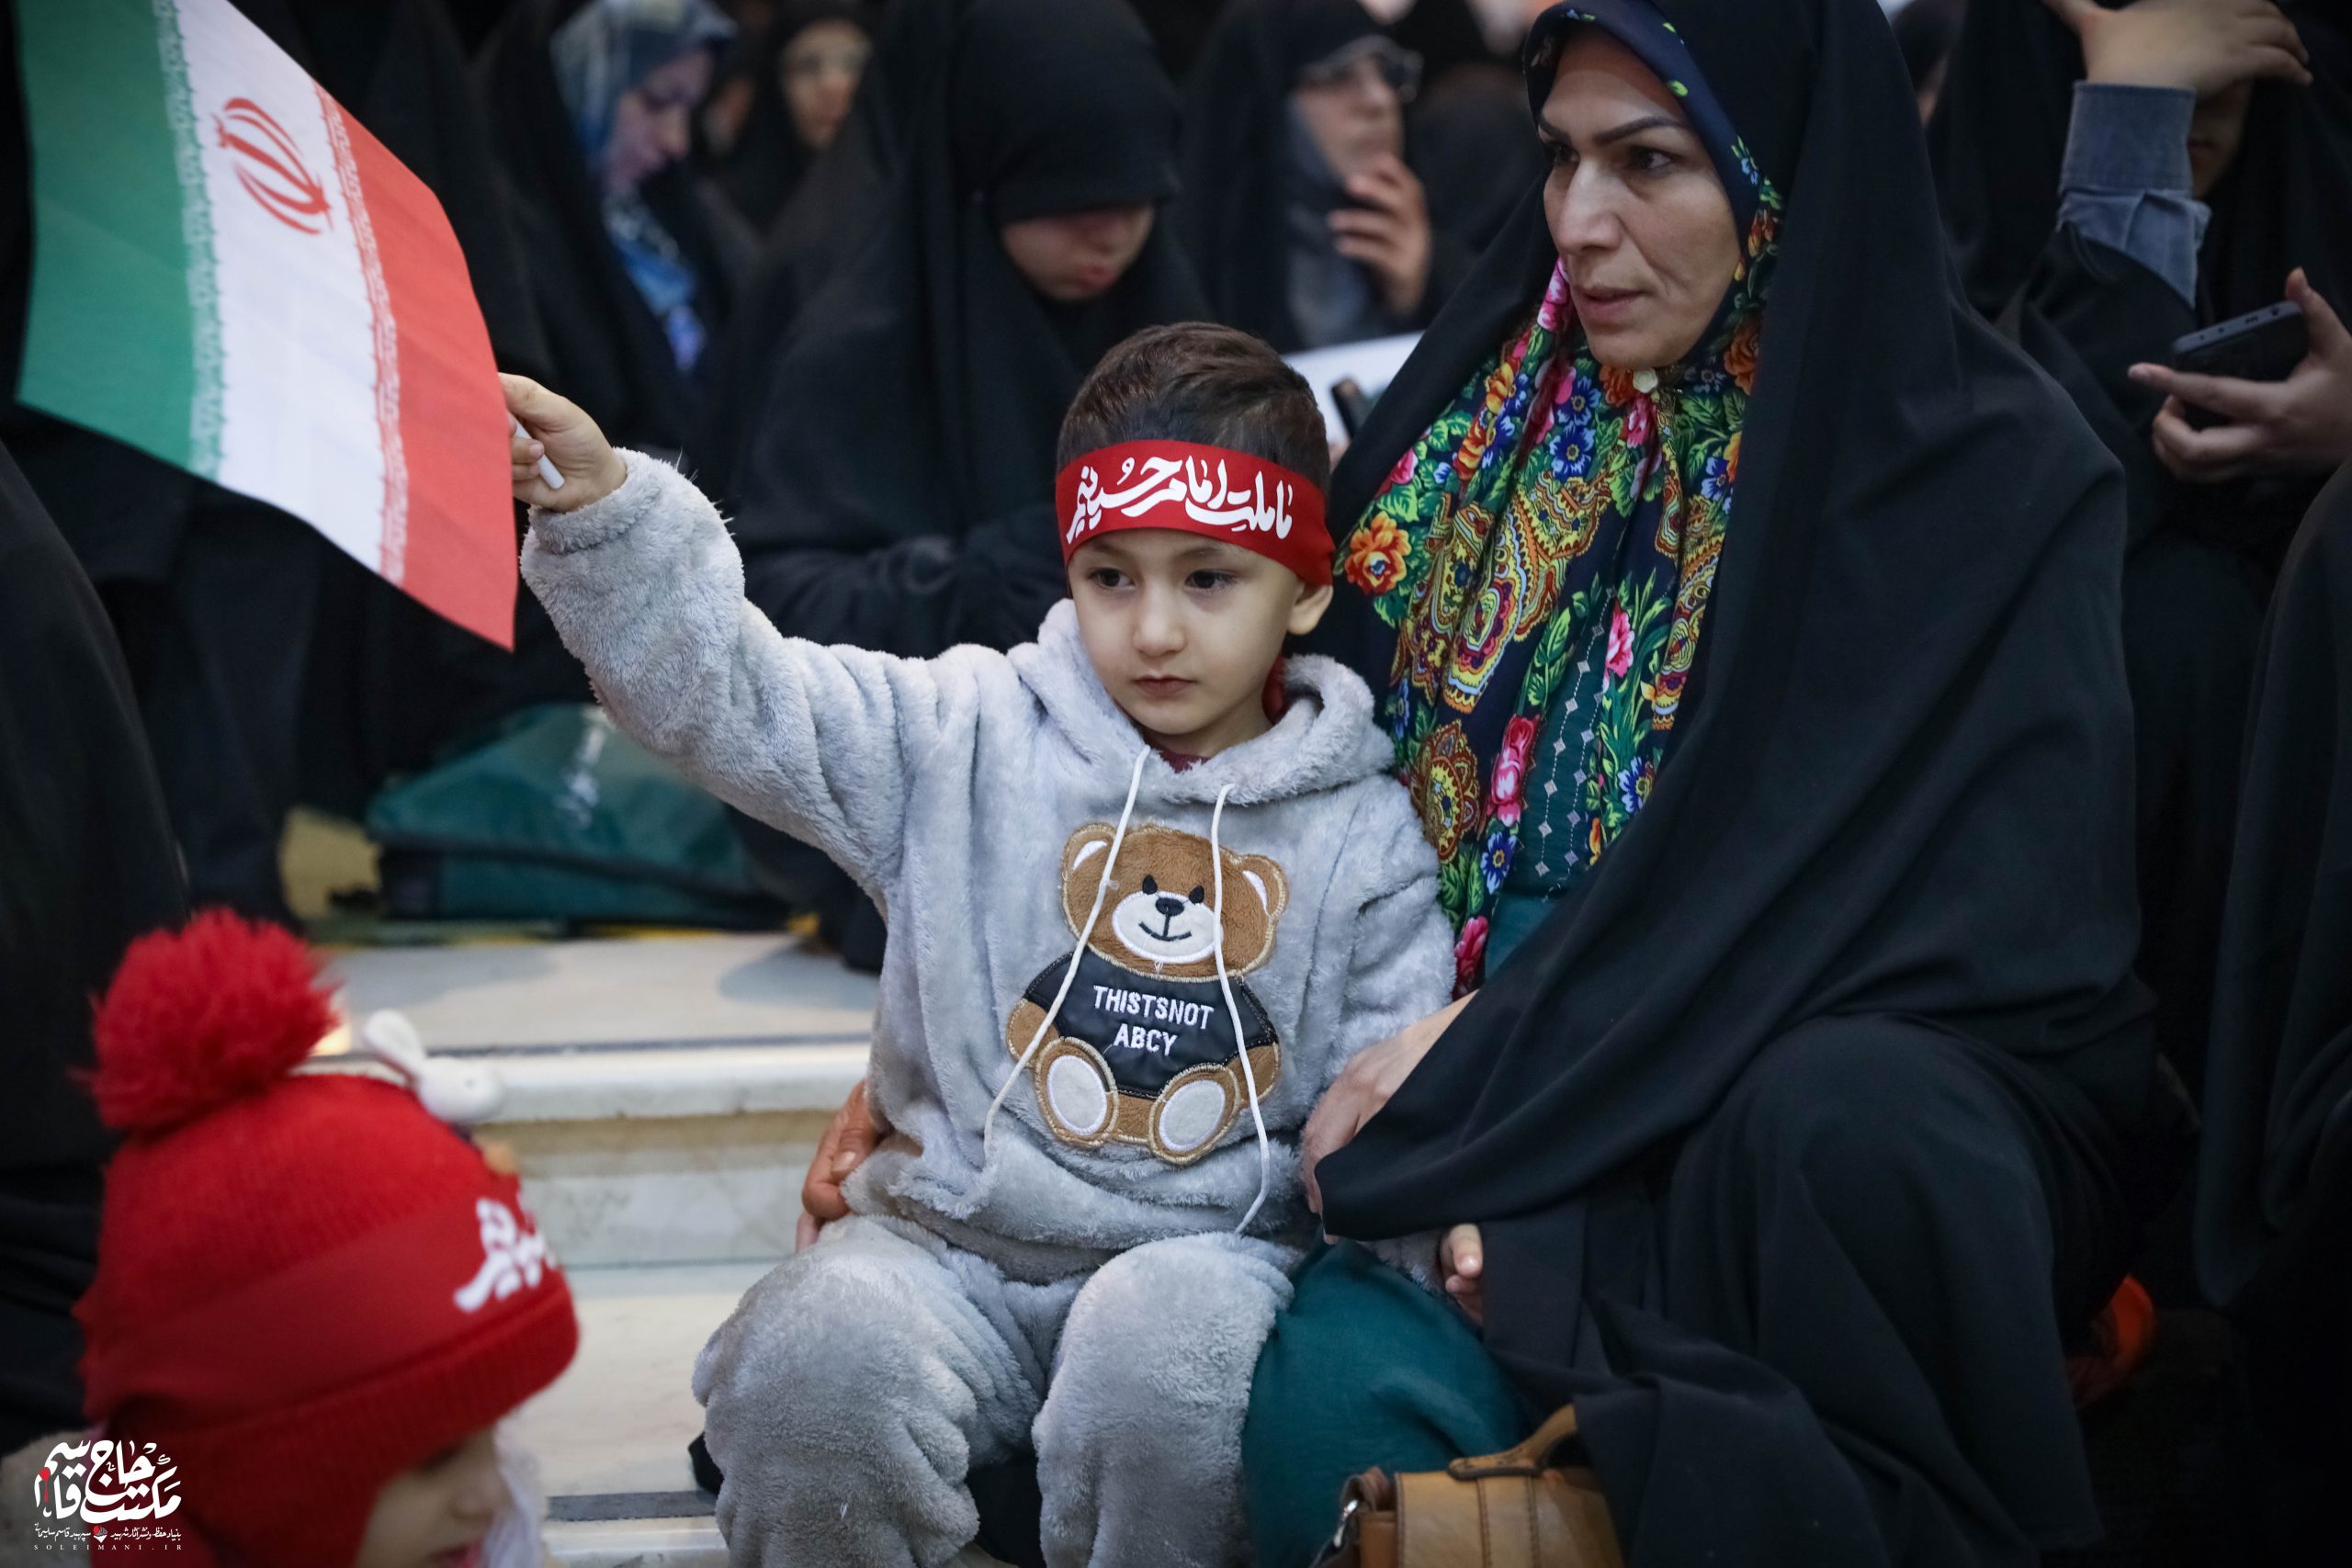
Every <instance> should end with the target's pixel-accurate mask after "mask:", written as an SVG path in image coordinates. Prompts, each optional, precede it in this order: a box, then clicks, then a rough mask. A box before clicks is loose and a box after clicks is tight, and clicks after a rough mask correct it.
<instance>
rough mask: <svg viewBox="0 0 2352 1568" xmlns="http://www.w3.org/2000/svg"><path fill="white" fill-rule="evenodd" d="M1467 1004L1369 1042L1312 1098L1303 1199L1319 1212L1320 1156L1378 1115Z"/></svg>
mask: <svg viewBox="0 0 2352 1568" xmlns="http://www.w3.org/2000/svg"><path fill="white" fill-rule="evenodd" d="M1469 1005H1470V998H1468V997H1464V998H1462V999H1461V1000H1460V1001H1458V1002H1454V1003H1453V1004H1452V1005H1450V1006H1447V1007H1444V1008H1441V1009H1439V1010H1437V1011H1436V1012H1433V1013H1431V1014H1430V1015H1429V1017H1427V1018H1425V1019H1422V1020H1421V1021H1419V1022H1418V1023H1413V1024H1408V1026H1406V1027H1405V1028H1404V1029H1401V1030H1399V1031H1398V1032H1396V1033H1395V1034H1392V1035H1390V1036H1389V1037H1388V1038H1387V1039H1385V1040H1384V1041H1382V1042H1381V1043H1379V1044H1377V1045H1367V1046H1365V1047H1364V1048H1363V1050H1362V1051H1359V1052H1357V1053H1356V1055H1354V1056H1353V1057H1351V1059H1350V1060H1349V1062H1348V1065H1347V1066H1344V1067H1342V1068H1340V1076H1339V1077H1336V1078H1334V1079H1332V1080H1331V1087H1330V1088H1329V1089H1325V1090H1324V1091H1323V1098H1322V1099H1321V1100H1317V1101H1316V1102H1315V1111H1314V1114H1312V1115H1310V1116H1308V1117H1307V1119H1306V1130H1305V1131H1303V1132H1301V1133H1300V1134H1299V1135H1298V1148H1299V1154H1300V1156H1301V1157H1302V1163H1303V1165H1304V1174H1305V1176H1306V1201H1307V1202H1308V1203H1309V1204H1311V1205H1313V1207H1314V1210H1315V1212H1316V1213H1318V1214H1319V1213H1322V1212H1323V1189H1322V1188H1321V1187H1319V1186H1317V1184H1316V1180H1315V1167H1316V1166H1317V1163H1319V1162H1320V1161H1321V1160H1322V1158H1323V1156H1326V1155H1329V1154H1331V1153H1333V1152H1334V1151H1336V1150H1338V1149H1340V1148H1344V1147H1345V1146H1346V1145H1347V1143H1348V1140H1350V1139H1351V1138H1353V1137H1354V1136H1355V1135H1356V1133H1357V1130H1358V1129H1360V1128H1361V1127H1363V1124H1364V1123H1365V1122H1369V1121H1371V1120H1372V1119H1373V1117H1374V1116H1375V1115H1377V1114H1379V1111H1380V1108H1381V1107H1382V1106H1384V1105H1385V1104H1387V1103H1388V1097H1389V1096H1391V1095H1393V1094H1395V1093H1396V1092H1397V1085H1399V1084H1401V1083H1403V1082H1404V1081H1405V1079H1406V1078H1407V1077H1410V1076H1411V1074H1412V1071H1413V1069H1414V1068H1415V1067H1417V1066H1419V1065H1420V1061H1421V1058H1422V1057H1423V1056H1426V1055H1429V1054H1430V1046H1432V1045H1434V1044H1436V1043H1437V1042H1438V1036H1440V1035H1441V1034H1443V1033H1444V1032H1445V1031H1446V1026H1447V1025H1449V1024H1451V1023H1452V1022H1453V1021H1454V1020H1455V1019H1456V1018H1457V1017H1459V1016H1460V1015H1461V1012H1462V1010H1463V1009H1464V1008H1465V1007H1468V1006H1469Z"/></svg>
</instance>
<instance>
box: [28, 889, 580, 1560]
mask: <svg viewBox="0 0 2352 1568" xmlns="http://www.w3.org/2000/svg"><path fill="white" fill-rule="evenodd" d="M337 1022H338V1020H337V1018H336V1015H335V1012H334V1007H333V1005H332V1004H331V1002H330V1001H329V999H328V998H327V996H326V994H325V992H324V990H323V988H322V986H321V984H320V982H319V979H318V976H317V974H316V971H315V969H314V967H313V964H312V963H311V958H310V955H309V954H308V953H306V952H305V951H304V949H303V947H302V945H301V944H300V942H298V941H297V940H296V939H295V938H293V937H292V936H289V935H288V934H287V933H285V932H283V931H277V930H276V929H274V928H271V927H266V926H260V925H251V924H247V923H246V922H244V921H242V920H240V919H237V918H236V917H234V916H232V915H230V914H227V913H225V912H219V911H216V912H212V913H208V914H204V915H199V916H198V918H197V919H195V920H194V921H193V922H191V923H190V924H189V925H188V926H187V929H185V930H184V931H175V932H160V933H156V934H154V935H151V936H148V937H145V938H142V939H141V941H140V942H136V943H134V944H133V945H132V946H131V948H130V952H129V953H128V954H127V955H126V956H125V958H124V960H123V964H122V968H121V971H120V972H119V975H118V976H117V977H116V979H115V982H114V985H113V987H111V988H110V989H109V990H108V992H107V996H106V998H105V999H104V1001H103V1002H102V1003H101V1004H100V1006H99V1009H98V1013H97V1023H96V1043H97V1070H96V1074H95V1075H94V1077H93V1080H92V1087H93V1089H95V1090H96V1097H97V1101H98V1109H99V1113H100V1115H101V1116H102V1117H103V1119H104V1120H105V1122H107V1125H108V1126H109V1127H111V1128H113V1129H115V1130H116V1131H118V1132H119V1133H121V1134H124V1137H125V1142H124V1143H123V1145H122V1147H121V1148H120V1150H119V1152H118V1153H117V1154H116V1155H115V1156H114V1159H113V1162H112V1163H111V1164H110V1165H109V1167H108V1168H107V1189H106V1202H105V1211H104V1217H103V1220H102V1222H101V1228H100V1234H99V1243H98V1272H97V1278H96V1282H95V1283H94V1284H93V1285H92V1286H91V1288H90V1291H89V1293H88V1294H87V1295H86V1296H85V1297H84V1298H83V1300H82V1303H81V1304H80V1306H79V1307H78V1308H77V1309H76V1316H77V1317H78V1318H79V1319H80V1320H81V1324H82V1327H83V1332H84V1335H85V1339H86V1341H87V1350H86V1352H85V1357H84V1360H83V1373H84V1381H85V1386H86V1389H87V1394H86V1400H85V1404H86V1413H87V1415H88V1416H89V1418H90V1420H91V1421H92V1422H93V1423H94V1426H93V1427H92V1428H91V1429H90V1430H89V1431H86V1432H82V1433H69V1434H63V1435H61V1436H58V1437H55V1438H44V1439H41V1440H40V1441H38V1442H36V1443H35V1444H33V1445H32V1446H31V1447H30V1448H28V1449H26V1450H22V1451H20V1452H19V1453H18V1454H17V1455H16V1456H14V1457H12V1458H10V1459H9V1460H7V1461H6V1462H5V1464H0V1472H5V1473H0V1559H5V1560H6V1561H7V1562H17V1561H38V1562H61V1563H64V1562H74V1561H77V1560H86V1561H90V1562H96V1563H99V1564H102V1565H103V1564H112V1563H118V1562H146V1561H149V1560H150V1559H152V1560H153V1561H155V1562H172V1563H175V1564H192V1565H196V1568H208V1565H217V1568H343V1565H345V1564H348V1565H351V1568H506V1565H508V1564H518V1565H519V1564H528V1565H529V1568H538V1564H539V1563H540V1562H541V1560H542V1553H541V1551H540V1548H539V1543H538V1531H537V1517H536V1509H535V1508H526V1506H524V1505H518V1503H517V1501H516V1498H515V1490H516V1489H515V1487H514V1486H512V1485H511V1484H510V1482H509V1479H508V1476H507V1474H506V1473H505V1470H506V1468H508V1467H503V1466H502V1464H501V1461H500V1453H499V1448H498V1444H497V1441H496V1438H495V1431H494V1429H495V1427H496V1426H497V1423H498V1421H499V1419H500V1417H502V1416H504V1415H506V1414H507V1413H508V1412H509V1411H511V1410H512V1409H514V1407H515V1405H517V1404H521V1403H522V1401H523V1400H525V1399H526V1398H527V1397H528V1396H529V1395H531V1394H532V1393H536V1392H537V1391H538V1390H539V1389H541V1388H544V1387H545V1386H547V1384H548V1383H549V1382H553V1381H554V1379H555V1377H556V1375H557V1374H558V1373H559V1372H560V1371H562V1370H563V1369H564V1367H565V1365H566V1364H567V1363H568V1362H570V1360H571V1355H572V1351H573V1349H574V1348H575V1347H576V1345H577V1343H578V1338H579V1329H578V1325H577V1321H576V1319H575V1318H574V1315H573V1313H572V1307H571V1292H570V1291H569V1290H568V1289H567V1288H566V1286H565V1284H564V1280H563V1275H562V1273H561V1272H560V1270H559V1269H558V1268H557V1267H556V1263H555V1259H554V1258H551V1257H550V1256H548V1251H547V1247H546V1244H545V1243H544V1242H543V1241H542V1240H541V1239H540V1237H539V1236H538V1235H537V1231H536V1229H534V1228H533V1226H532V1224H531V1221H530V1218H529V1215H528V1214H527V1213H526V1211H525V1210H524V1208H523V1206H522V1203H521V1201H520V1197H519V1195H518V1192H517V1189H516V1183H515V1179H514V1177H512V1176H511V1175H502V1174H500V1173H499V1172H497V1171H494V1170H493V1169H492V1168H491V1167H490V1166H489V1165H488V1164H487V1163H485V1161H484V1160H483V1158H482V1156H481V1151H480V1150H479V1149H477V1148H476V1147H475V1146H474V1145H473V1144H472V1143H471V1142H469V1140H468V1139H467V1138H466V1137H465V1136H464V1135H463V1134H460V1133H458V1132H457V1131H455V1130H454V1129H452V1128H450V1127H449V1126H447V1125H446V1124H444V1123H443V1122H439V1121H437V1120H435V1117H434V1116H433V1115H432V1114H430V1113H429V1112H428V1111H426V1110H425V1108H424V1105H423V1104H422V1103H420V1102H419V1100H418V1098H417V1095H416V1093H415V1092H414V1091H413V1089H412V1087H410V1086H409V1085H407V1084H405V1083H399V1082H390V1081H386V1078H387V1077H389V1076H392V1075H386V1074H383V1073H380V1072H379V1071H376V1070H374V1068H373V1064H371V1063H369V1062H368V1061H367V1060H366V1059H365V1058H364V1057H363V1056H362V1055H360V1054H357V1053H350V1054H344V1055H329V1056H319V1057H313V1056H312V1051H313V1048H314V1047H316V1046H317V1045H318V1044H319V1043H321V1042H322V1040H323V1039H325V1038H326V1037H327V1036H328V1035H329V1034H331V1033H332V1032H334V1030H335V1028H336V1026H337ZM28 1499H29V1500H30V1504H31V1507H30V1511H29V1513H28V1512H27V1503H28ZM19 1552H23V1553H24V1555H23V1556H22V1557H20V1556H19V1555H18V1553H19Z"/></svg>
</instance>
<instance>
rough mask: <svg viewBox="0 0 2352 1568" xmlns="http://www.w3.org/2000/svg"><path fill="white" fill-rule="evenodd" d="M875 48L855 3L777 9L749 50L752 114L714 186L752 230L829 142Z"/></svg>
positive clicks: (805, 0) (812, 1)
mask: <svg viewBox="0 0 2352 1568" xmlns="http://www.w3.org/2000/svg"><path fill="white" fill-rule="evenodd" d="M873 49H874V39H873V34H872V33H871V32H870V31H869V29H868V22H867V7H865V6H863V5H859V4H857V3H856V0H797V3H796V4H793V5H789V6H783V7H780V8H779V10H778V12H777V15H776V19H775V24H774V25H773V26H772V27H771V28H770V29H769V31H768V34H767V36H766V38H765V39H763V40H762V41H761V45H760V47H759V48H758V50H756V51H754V60H753V62H752V105H751V109H750V111H749V112H748V113H747V114H746V115H745V116H744V118H743V124H742V129H741V130H740V131H738V132H737V134H736V137H735V141H734V142H733V144H732V145H731V146H730V147H729V150H728V153H727V158H726V162H725V163H724V164H722V165H721V167H720V168H719V170H718V176H717V179H716V182H715V183H716V184H717V185H718V190H719V193H720V194H721V195H722V196H723V197H725V198H726V199H727V201H728V202H729V204H730V205H731V206H732V207H733V208H734V209H735V212H736V213H737V215H738V216H740V217H741V219H742V220H743V221H744V222H746V223H747V224H749V225H751V227H752V229H753V230H755V231H765V230H766V229H767V227H768V225H769V224H771V223H773V222H775V215H776V214H777V213H778V212H780V211H782V210H783V209H784V204H785V202H786V200H787V199H788V198H789V197H791V195H792V193H793V192H794V191H795V190H797V188H799V185H800V180H801V176H802V175H806V174H807V173H808V172H809V164H811V163H813V162H814V161H815V160H816V157H817V154H818V153H820V152H823V151H824V150H825V149H826V148H828V147H830V146H831V145H832V141H833V138H834V137H835V136H836V135H837V134H839V132H840V130H841V128H842V121H843V120H845V119H847V118H849V106H850V100H851V99H852V98H853V97H854V96H856V94H857V83H858V78H859V77H860V76H862V75H863V74H864V73H865V60H866V56H867V55H868V54H870V53H872V52H873Z"/></svg>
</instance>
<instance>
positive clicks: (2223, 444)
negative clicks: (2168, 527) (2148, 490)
mask: <svg viewBox="0 0 2352 1568" xmlns="http://www.w3.org/2000/svg"><path fill="white" fill-rule="evenodd" d="M2287 298H2289V299H2292V300H2293V301H2294V302H2295V303H2296V304H2298V305H2300V306H2301V307H2302V310H2303V324H2304V325H2305V326H2306V327H2307V328H2308V329H2309V330H2310V333H2311V348H2310V351H2309V352H2308V353H2306V354H2305V355H2303V358H2302V362H2301V364H2299V365H2297V366H2296V367H2295V368H2294V369H2293V370H2292V371H2290V373H2289V374H2288V377H2287V378H2286V379H2285V380H2283V381H2244V380H2240V379H2238V378H2236V377H2233V376H2192V375H2189V374H2187V373H2185V372H2183V371H2179V370H2175V369H2173V368H2171V367H2169V366H2164V365H2134V366H2133V367H2131V379H2133V380H2134V381H2137V382H2139V383H2140V385H2142V386H2143V387H2151V388H2154V389H2155V390H2157V391H2159V392H2162V393H2164V394H2165V406H2164V408H2163V410H2162V411H2161V412H2158V413H2157V415H2156V423H2155V427H2154V432H2153V434H2154V441H2155V448H2156V458H2157V460H2158V461H2160V462H2161V463H2163V464H2164V466H2165V468H2169V469H2171V470H2172V473H2173V475H2174V477H2175V478H2177V479H2183V480H2186V481H2187V482H2188V483H2190V484H2220V483H2222V481H2223V480H2225V479H2235V478H2237V477H2238V476H2239V475H2241V474H2256V473H2326V472H2328V471H2329V470H2331V469H2333V468H2336V467H2337V466H2338V465H2339V464H2341V463H2343V462H2344V461H2345V460H2346V458H2347V457H2352V332H2347V331H2346V328H2345V325H2344V323H2343V321H2340V320H2339V319H2337V317H2336V314H2335V311H2334V310H2330V309H2329V308H2328V303H2327V301H2326V300H2325V299H2323V298H2322V297H2321V295H2320V292H2319V290H2317V289H2316V288H2312V286H2311V282H2310V280H2309V279H2308V278H2306V277H2304V276H2303V270H2302V268H2301V267H2297V268H2296V269H2295V270H2294V271H2293V272H2292V273H2291V274H2290V275H2289V276H2288V278H2287ZM2183 403H2195V404H2196V405H2197V406H2198V407H2199V408H2203V409H2210V410H2211V411H2212V412H2215V413H2217V414H2220V415H2221V416H2222V418H2223V419H2225V420H2227V421H2229V423H2226V424H2216V425H2212V426H2210V427H2209V428H2207V429H2204V430H2198V429H2195V428H2194V427H2192V426H2191V425H2190V424H2189V423H2188V416H2187V415H2186V414H2185V413H2183V412H2182V411H2181V404H2183Z"/></svg>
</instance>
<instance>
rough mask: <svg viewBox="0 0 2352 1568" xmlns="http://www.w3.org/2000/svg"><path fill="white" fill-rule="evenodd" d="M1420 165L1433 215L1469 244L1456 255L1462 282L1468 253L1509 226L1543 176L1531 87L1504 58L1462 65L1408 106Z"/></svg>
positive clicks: (1434, 223) (1442, 229)
mask: <svg viewBox="0 0 2352 1568" xmlns="http://www.w3.org/2000/svg"><path fill="white" fill-rule="evenodd" d="M1408 114H1409V118H1408V126H1409V127H1410V130H1409V134H1410V136H1411V139H1412V146H1413V168H1414V172H1415V173H1417V174H1419V175H1420V177H1421V181H1422V184H1423V185H1424V186H1425V187H1426V188H1427V190H1428V192H1429V202H1430V225H1431V227H1433V228H1434V229H1436V230H1437V231H1438V232H1439V233H1441V234H1445V235H1449V236H1451V237H1452V238H1453V240H1455V241H1458V242H1459V243H1461V245H1462V246H1463V247H1464V254H1463V255H1462V256H1461V257H1460V258H1457V259H1454V260H1450V261H1449V263H1448V265H1450V266H1453V267H1455V268H1456V269H1457V270H1456V271H1455V272H1454V274H1453V281H1455V282H1457V283H1458V282H1459V280H1460V276H1461V275H1462V274H1463V273H1464V272H1467V271H1468V259H1469V257H1470V256H1472V255H1475V254H1476V253H1477V252H1480V251H1483V250H1485V249H1486V248H1487V245H1489V244H1491V243H1493V242H1494V239H1495V236H1496V235H1498V234H1499V233H1501V232H1502V231H1503V225H1504V224H1505V223H1507V222H1509V221H1510V215H1511V212H1512V210H1513V209H1516V208H1517V207H1518V206H1519V204H1520V202H1521V199H1522V198H1524V197H1526V195H1527V193H1528V192H1529V191H1530V190H1531V189H1533V188H1534V187H1535V186H1540V185H1542V184H1543V183H1544V167H1545V165H1544V145H1543V143H1542V142H1540V141H1536V140H1535V139H1534V138H1533V137H1532V136H1530V135H1529V134H1528V133H1527V95H1526V94H1525V93H1524V92H1522V91H1521V89H1520V85H1519V75H1518V73H1516V72H1513V71H1510V70H1507V69H1505V68H1504V67H1502V66H1499V65H1489V64H1484V63H1475V62H1474V63H1470V64H1464V65H1460V66H1457V67H1455V68H1454V69H1453V71H1451V72H1449V73H1447V74H1446V76H1445V78H1444V80H1442V81H1441V82H1440V83H1438V84H1437V85H1436V86H1435V87H1433V88H1430V89H1429V90H1427V91H1425V92H1423V93H1422V95H1421V97H1420V101H1419V102H1418V103H1416V104H1415V105H1414V106H1413V107H1412V108H1411V109H1410V110H1409V111H1408Z"/></svg>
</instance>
